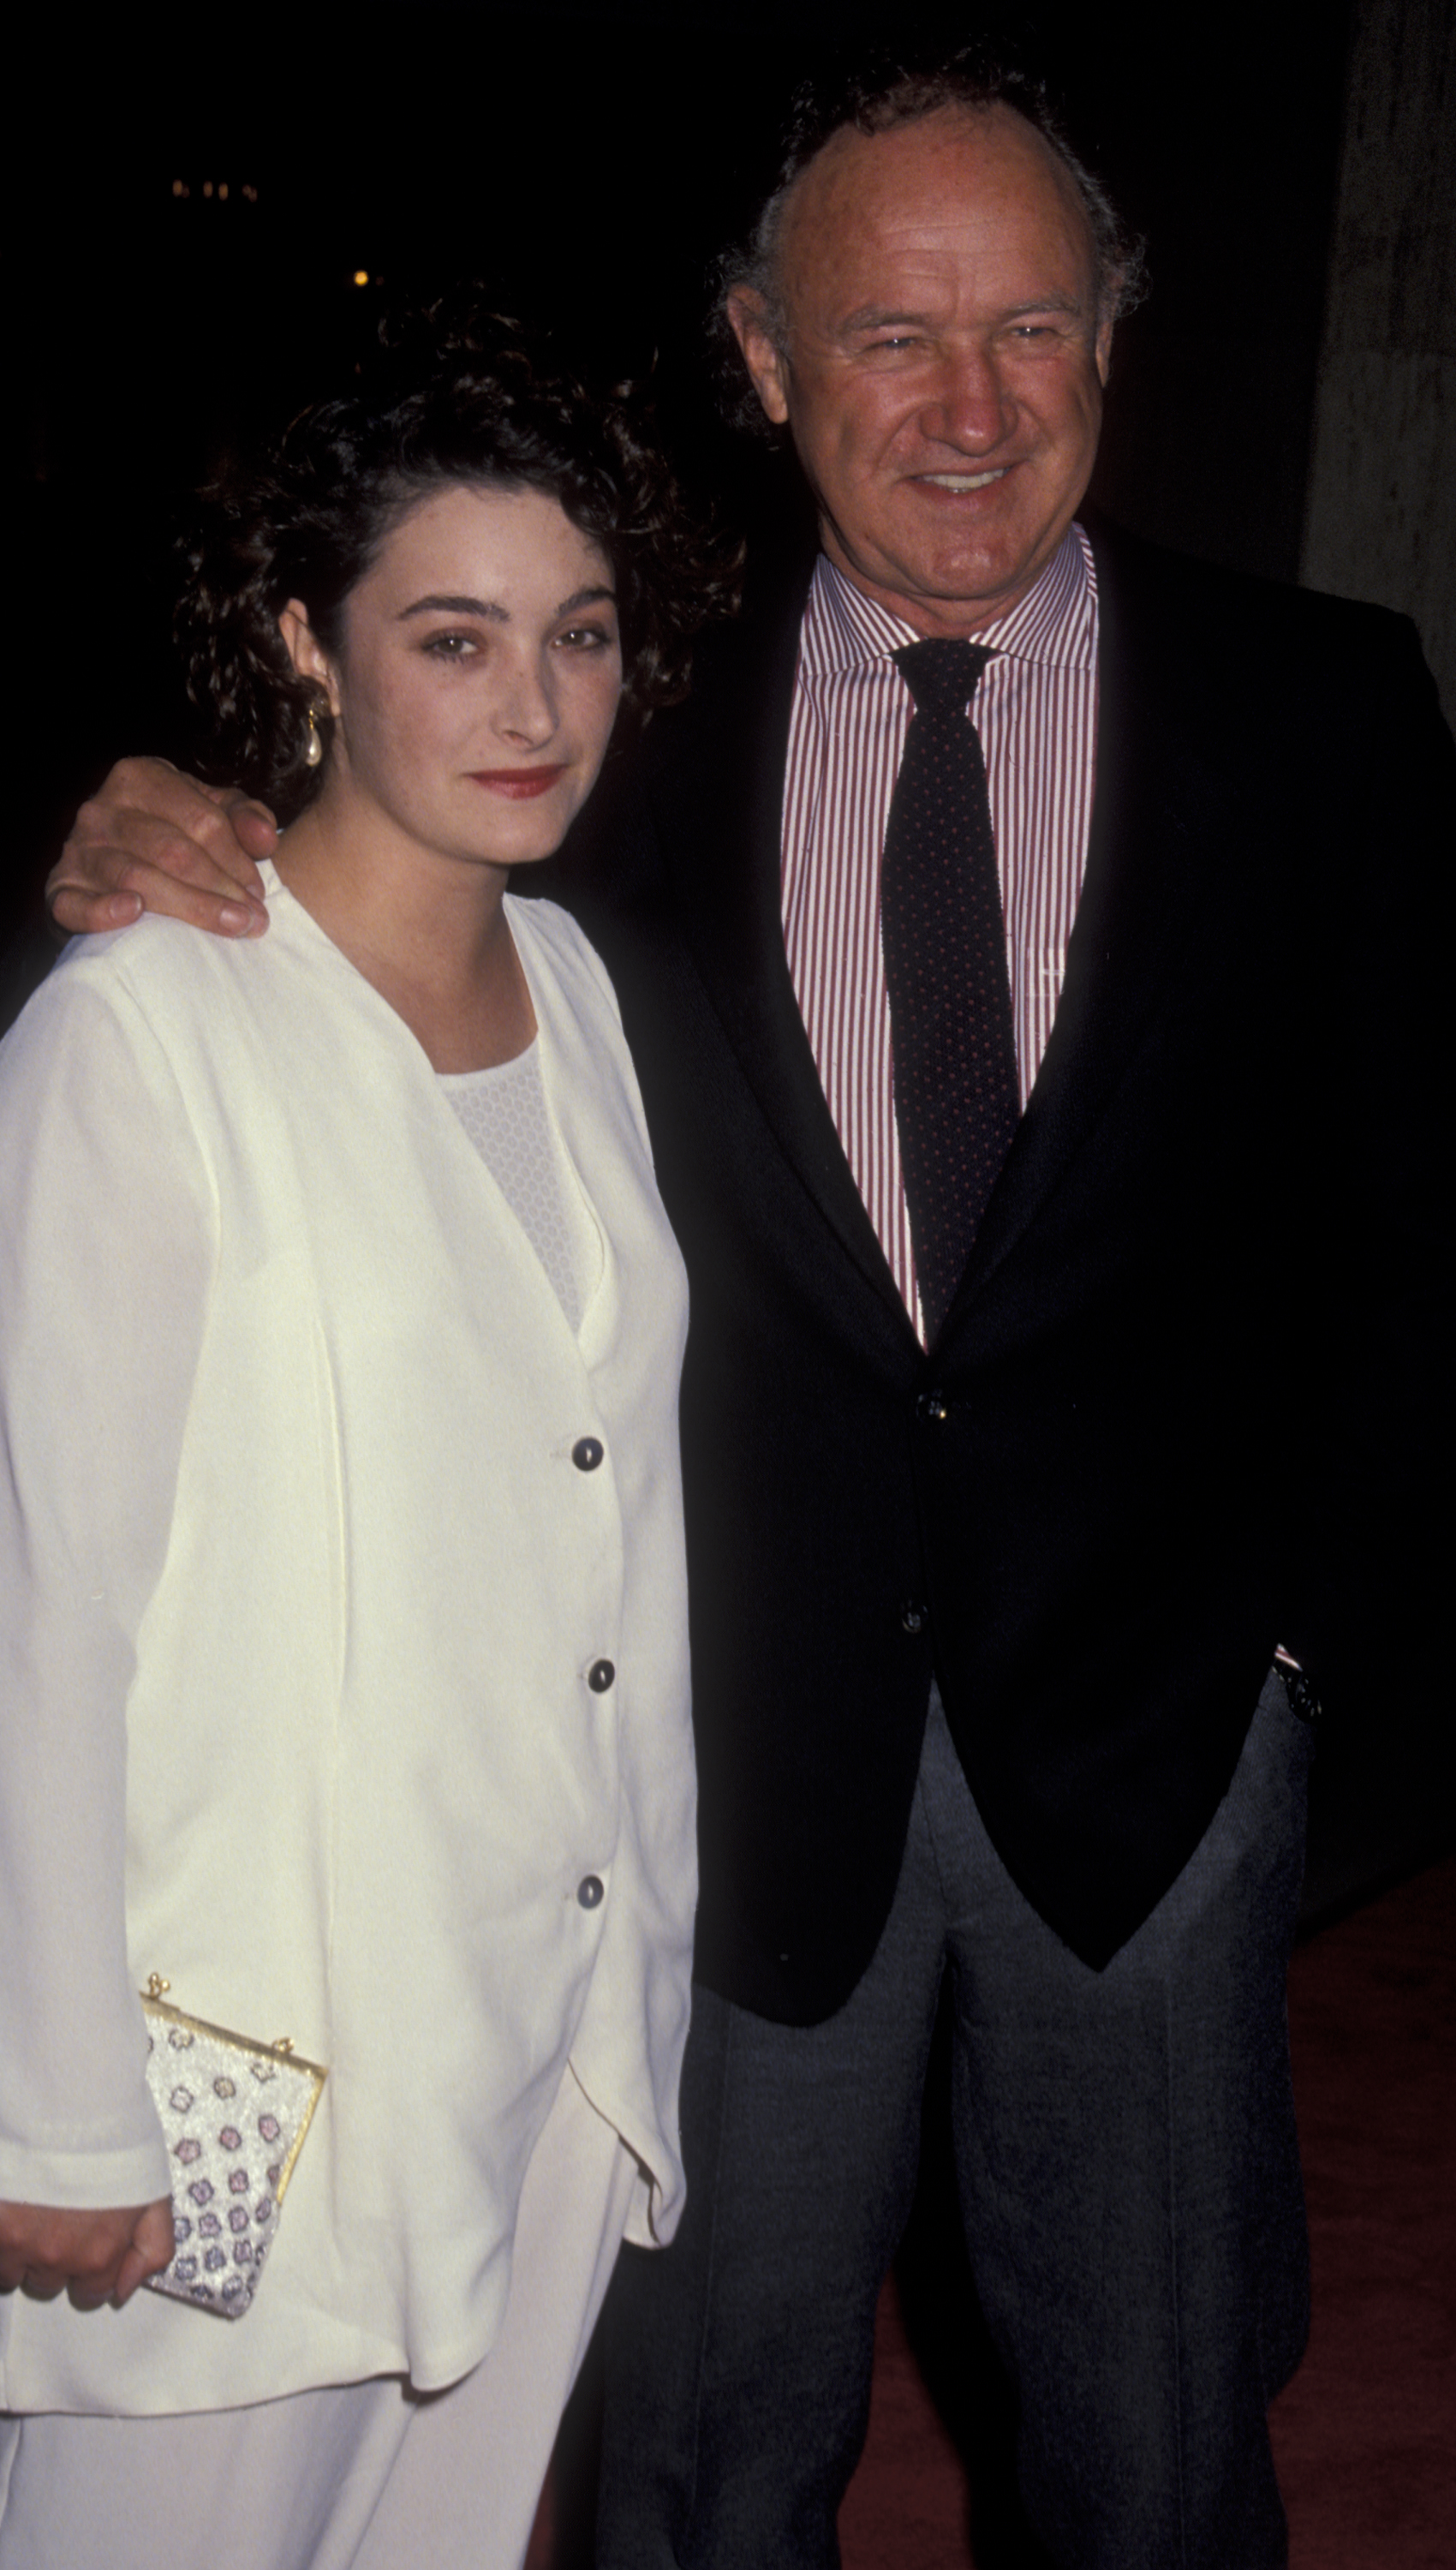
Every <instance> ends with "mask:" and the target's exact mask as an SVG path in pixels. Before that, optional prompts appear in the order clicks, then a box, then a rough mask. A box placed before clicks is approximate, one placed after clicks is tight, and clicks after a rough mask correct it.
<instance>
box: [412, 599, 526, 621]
mask: <svg viewBox="0 0 1456 2570" xmlns="http://www.w3.org/2000/svg"><path fill="white" fill-rule="evenodd" d="M410 616H486V617H489V618H490V620H491V622H492V623H493V624H495V625H509V624H510V622H511V619H510V616H509V615H508V613H507V611H506V609H505V608H504V607H498V606H497V605H496V604H495V602H494V600H491V599H486V598H434V597H431V598H417V599H416V600H415V603H414V605H413V607H402V608H401V609H400V613H399V618H398V622H399V623H400V624H401V625H403V624H404V622H405V619H406V618H407V617H410Z"/></svg>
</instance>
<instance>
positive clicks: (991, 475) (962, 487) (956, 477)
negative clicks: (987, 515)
mask: <svg viewBox="0 0 1456 2570" xmlns="http://www.w3.org/2000/svg"><path fill="white" fill-rule="evenodd" d="M1010 470H1011V467H1010V465H1009V464H993V465H991V466H990V467H989V468H988V469H987V471H986V472H984V473H915V474H912V475H911V476H910V479H911V480H912V481H914V482H929V483H932V484H933V486H934V488H935V489H936V490H937V491H983V490H984V489H985V487H986V484H987V483H988V482H999V481H1000V480H1001V477H1002V475H1003V474H1006V473H1009V472H1010Z"/></svg>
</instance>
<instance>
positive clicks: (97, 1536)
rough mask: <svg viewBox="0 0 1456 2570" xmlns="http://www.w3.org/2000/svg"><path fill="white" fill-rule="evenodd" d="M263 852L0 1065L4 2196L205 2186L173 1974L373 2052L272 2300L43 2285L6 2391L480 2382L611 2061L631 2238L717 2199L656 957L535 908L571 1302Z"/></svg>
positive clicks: (151, 932)
mask: <svg viewBox="0 0 1456 2570" xmlns="http://www.w3.org/2000/svg"><path fill="white" fill-rule="evenodd" d="M268 871H269V872H271V870H268ZM270 889H271V893H272V898H271V903H270V915H271V922H272V925H271V928H270V930H269V933H268V935H267V937H266V938H264V939H262V940H261V941H258V942H256V943H253V942H244V943H241V944H230V943H223V942H221V941H217V940H213V939H209V938H199V937H197V936H196V935H194V934H192V933H190V932H189V931H187V930H186V929H184V928H181V927H179V926H177V925H175V924H173V923H171V922H169V921H166V920H159V919H146V920H143V921H142V922H141V923H140V924H139V925H138V926H137V927H136V928H133V929H129V930H127V931H126V932H125V934H124V935H121V936H118V937H114V938H106V939H92V940H88V941H86V942H85V943H84V944H80V945H77V946H76V947H73V948H72V950H71V951H70V953H69V954H68V955H67V956H66V958H65V959H64V960H63V962H62V964H61V966H60V967H59V969H58V970H57V972H56V973H55V974H53V976H52V977H51V980H50V981H49V982H48V983H47V984H46V986H45V987H44V988H43V989H42V990H41V991H40V992H39V993H38V994H37V996H36V998H35V999H34V1000H33V1001H32V1003H31V1005H30V1007H29V1008H28V1009H27V1010H26V1012H25V1014H24V1016H23V1017H22V1018H21V1020H20V1021H19V1023H18V1025H17V1026H16V1027H15V1029H14V1030H13V1031H12V1033H11V1035H10V1036H9V1038H8V1039H7V1040H6V1043H5V1045H4V1047H3V1049H0V1208H3V1213H0V1219H3V1225H4V1231H3V1240H0V1397H3V1405H4V1409H3V1431H4V1440H5V1445H4V1453H3V1459H0V1615H3V1632H0V1689H3V1694H0V1723H3V1728H0V2197H5V2198H8V2199H11V2200H20V2201H29V2202H33V2203H49V2204H60V2205H72V2206H88V2205H95V2206H107V2205H115V2204H131V2203H141V2202H145V2201H149V2200H151V2199H152V2198H155V2197H157V2196H159V2195H163V2194H165V2193H167V2192H168V2191H169V2189H170V2185H171V2171H170V2166H169V2162H168V2158H167V2155H166V2150H165V2147H164V2144H163V2140H162V2136H161V2130H160V2126H159V2124H158V2121H157V2118H156V2116H155V2114H154V2112H153V2108H152V2105H151V2100H150V2097H149V2094H148V2090H147V2087H146V2084H145V2080H144V2076H143V2059H144V2054H145V2048H146V2045H145V2034H144V2030H143V2019H142V2015H141V2011H140V2007H139V2003H138V1998H137V1991H138V1987H139V1984H141V1983H143V1982H145V1980H146V1978H147V1976H148V1974H149V1973H151V1972H153V1971H157V1972H161V1973H164V1974H165V1975H166V1976H167V1978H168V1980H169V1981H170V1982H171V1984H172V1996H173V1999H174V2001H175V2003H176V2004H178V2005H180V2006H182V2007H183V2008H186V2009H188V2010H189V2011H190V2012H191V2013H193V2014H195V2015H198V2016H202V2017H205V2018H209V2019H211V2020H213V2021H215V2022H216V2023H218V2024H221V2025H228V2026H233V2027H235V2028H237V2029H238V2030H239V2031H241V2032H243V2033H247V2034H251V2035H260V2036H263V2037H265V2038H269V2039H271V2038H275V2037H277V2036H278V2035H280V2034H283V2033H286V2034H288V2035H289V2036H291V2038H292V2040H293V2042H294V2044H295V2045H296V2047H297V2048H298V2050H299V2051H300V2052H302V2053H305V2054H307V2055H310V2056H311V2057H312V2058H313V2059H315V2060H318V2061H321V2062H324V2063H326V2064H327V2065H328V2068H329V2078H328V2082H327V2086H326V2089H325V2093H324V2098H323V2102H322V2105H321V2107H320V2110H319V2113H318V2115H317V2116H316V2117H315V2121H314V2126H313V2129H312V2130H311V2132H310V2134H309V2137H308V2139H307V2141H306V2143H305V2145H304V2148H303V2151H302V2153H301V2156H300V2158H299V2161H298V2165H297V2169H296V2172H295V2175H294V2178H293V2181H292V2186H291V2189H290V2192H289V2195H288V2200H287V2202H286V2204H285V2206H284V2209H283V2215H282V2220H281V2223H280V2227H279V2233H278V2239H277V2244H276V2246H275V2248H274V2250H273V2253H272V2256H271V2258H270V2260H269V2264H268V2270H267V2274H266V2277H265V2278H264V2280H263V2283H262V2286H261V2288H260V2291H259V2294H258V2297H257V2300H256V2302H255V2303H254V2305H253V2306H252V2308H251V2310H250V2311H249V2312H248V2313H247V2315H246V2316H245V2318H243V2319H242V2320H240V2321H237V2322H235V2323H231V2324H228V2323H224V2322H220V2321H217V2320H215V2319H213V2318H211V2317H210V2316H209V2315H207V2314H205V2313H202V2312H198V2311H195V2310H192V2309H189V2308H188V2307H186V2306H185V2305H183V2304H179V2303H175V2302H171V2301H168V2300H166V2299H164V2298H163V2297H161V2296H158V2295H153V2294H146V2293H143V2294H139V2295H137V2296H136V2297H135V2299H134V2300H133V2302H132V2303H131V2304H130V2305H129V2306H128V2308H127V2309H126V2311H125V2312H122V2313H116V2312H112V2311H107V2312H102V2313H94V2314H78V2313H76V2312H74V2311H73V2310H72V2309H71V2307H70V2305H69V2304H68V2303H67V2302H66V2301H65V2300H64V2299H63V2300H61V2301H60V2302H59V2303H53V2304H37V2303H35V2302H32V2301H29V2300H27V2299H26V2298H24V2297H22V2296H19V2295H9V2296H6V2297H5V2298H4V2300H3V2303H0V2407H8V2408H11V2409H34V2408H51V2407H64V2408H83V2409H85V2408H92V2407H101V2408H106V2409H111V2410H120V2411H123V2412H129V2413H135V2412H141V2411H149V2410H167V2409H189V2408H207V2407H214V2406H222V2405H229V2404H232V2403H235V2402H240V2401H247V2400H255V2399H258V2398H264V2397H269V2396H271V2395H274V2394H276V2393H279V2392H283V2391H287V2390H291V2389H295V2388H299V2387H301V2386H303V2385H305V2384H310V2383H318V2382H325V2381H329V2382H336V2381H346V2380H352V2379H358V2378H361V2377H363V2376H364V2375H367V2374H372V2373H378V2372H391V2371H400V2372H408V2373H409V2374H410V2375H411V2376H412V2378H413V2380H414V2381H415V2382H416V2383H417V2384H418V2385H419V2386H420V2387H422V2388H431V2387H435V2386H438V2385H441V2384H443V2383H446V2382H449V2381H452V2380H454V2379H456V2378H457V2377H458V2376H459V2375H460V2374H461V2373H463V2372H464V2371H466V2370H467V2369H468V2368H469V2367H470V2366H471V2365H472V2364H474V2363H475V2362H476V2361H477V2360H478V2359H479V2357H480V2356H482V2355H484V2353H485V2352H486V2350H487V2349H488V2348H489V2346H490V2344H491V2342H492V2339H493V2336H494V2334H495V2332H496V2329H497V2327H498V2325H499V2322H500V2318H501V2315H502V2313H503V2310H504V2307H505V2301H506V2293H507V2287H508V2283H509V2278H510V2265H511V2244H512V2233H513V2226H514V2221H515V2214H516V2206H517V2202H518V2198H519V2194H520V2188H521V2182H522V2177H523V2174H524V2171H525V2168H526V2164H527V2161H528V2159H529V2157H530V2154H531V2150H532V2147H533V2144H534V2143H535V2140H536V2137H537V2135H538V2133H539V2132H540V2129H541V2126H542V2124H543V2122H544V2120H545V2117H546V2111H547V2108H548V2106H549V2104H550V2102H551V2099H552V2096H553V2095H554V2092H555V2089H556V2087H557V2085H558V2083H559V2081H560V2078H561V2076H562V2073H563V2070H564V2068H565V2065H566V2063H567V2061H568V2060H569V2062H570V2064H571V2067H572V2069H573V2070H574V2072H575V2074H576V2076H577V2078H578V2079H579V2080H580V2082H581V2085H582V2086H583V2088H584V2089H585V2091H586V2094H587V2096H588V2097H589V2098H590V2099H591V2101H592V2103H593V2104H594V2105H595V2106H596V2107H597V2108H598V2110H599V2111H600V2113H601V2114H602V2115H603V2116H604V2117H606V2118H607V2119H608V2120H609V2121H610V2122H611V2123H612V2124H613V2125H614V2126H615V2128H616V2130H617V2131H618V2133H619V2134H620V2135H621V2136H622V2138H623V2140H624V2141H625V2142H626V2144H627V2145H628V2147H629V2148H630V2149H631V2150H632V2151H633V2152H634V2153H635V2154H636V2157H637V2159H638V2160H639V2162H640V2164H641V2167H642V2171H643V2184H642V2187H641V2190H640V2199H639V2203H638V2205H637V2207H636V2210H635V2212H634V2216H633V2220H632V2222H631V2224H630V2225H629V2236H630V2237H634V2238H637V2239H640V2240H646V2239H649V2238H650V2239H657V2240H662V2239H666V2238H667V2237H669V2236H670V2234H671V2232H672V2230H673V2228H674V2227H675V2224H676V2220H677V2216H678V2212H679V2209H680V2204H681V2197H682V2170H681V2164H680V2160H679V2157H678V2140H677V2081H678V2072H679V2067H680V2063H681V2057H682V2046H683V2040H684V2035H685V2032H686V2025H687V2010H688V1979H689V1965H690V1948H691V1931H692V1913H693V1904H694V1898H695V1891H696V1865H695V1849H694V1835H693V1774H692V1751H691V1741H690V1732H689V1719H688V1683H687V1628H686V1606H685V1590H684V1573H683V1556H682V1534H681V1502H680V1486H679V1468H678V1448H677V1420H676V1393H677V1379H678V1371H679V1366H680V1363H681V1355H682V1346H683V1338H684V1330H685V1287H684V1280H683V1273H682V1266H681V1261H680V1259H679V1257H678V1254H677V1250H676V1246H675V1244H674V1242H673V1240H672V1236H671V1234H670V1232H669V1230H668V1227H667V1222H666V1217H665V1216H664V1214H663V1211H662V1207H661V1204H660V1201H659V1199H658V1196H657V1191H656V1186H655V1183H654V1180H653V1176H652V1167H651V1161H650V1157H649V1153H648V1146H647V1139H646V1132H645V1128H644V1125H643V1121H642V1111H641V1104H640V1100H639V1097H638V1093H637V1085H636V1080H635V1078H634V1075H633V1072H632V1068H631V1064H630V1061H629V1060H628V1057H627V1053H626V1049H625V1045H624V1043H623V1040H622V1036H621V1031H620V1026H619V1023H618V1019H617V1015H616V1009H615V1003H614V1000H613V998H612V994H611V990H610V986H609V984H608V982H607V979H606V976H605V974H604V972H603V970H602V967H601V965H600V963H599V962H598V960H597V958H596V957H595V955H594V954H593V953H592V951H591V949H590V948H589V947H588V946H587V945H586V943H585V941H584V939H583V938H582V937H581V935H580V933H579V931H578V930H577V929H576V928H575V927H574V926H573V925H572V923H571V922H570V921H569V920H568V919H567V918H566V917H565V916H564V914H563V913H562V912H560V911H558V910H556V909H555V908H553V907H552V906H550V905H548V904H546V903H543V902H536V901H532V902H519V901H512V902H510V904H509V912H510V920H511V927H512V932H513V935H514V937H515V939H516V943H517V947H518V950H519V952H520V955H521V960H522V963H523V966H524V968H525V971H526V975H527V979H528V982H529V984H530V987H531V993H532V997H533V1000H534V1002H535V1006H536V1015H537V1019H538V1023H539V1026H540V1031H541V1033H540V1042H541V1058H542V1070H543V1075H544V1079H545V1084H546V1095H547V1100H548V1104H549V1107H550V1111H551V1114H552V1116H553V1118H554V1120H555V1124H556V1128H557V1131H558V1133H559V1136H560V1140H561V1143H562V1145H563V1148H564V1152H565V1156H566V1160H567V1162H568V1164H569V1166H570V1168H571V1170H572V1171H573V1172H574V1175H575V1179H576V1182H577V1184H578V1185H579V1187H580V1190H581V1194H582V1198H583V1201H584V1204H585V1206H586V1209H587V1211H588V1213H589V1215H590V1216H591V1218H592V1219H593V1220H594V1222H595V1225H596V1228H597V1231H598V1233H599V1235H600V1241H601V1250H602V1267H601V1276H600V1282H599V1284H598V1286H597V1289H596V1291H595V1293H594V1294H593V1296H592V1298H591V1300H590V1302H589V1304H588V1306H587V1309H586V1311H585V1314H584V1316H583V1319H582V1324H581V1329H580V1334H579V1337H577V1336H576V1335H573V1333H572V1331H571V1329H570V1327H569V1326H568V1324H567V1322H566V1320H565V1318H564V1317H563V1314H562V1312H561V1309H560V1306H559V1303H558V1302H557V1300H556V1297H555V1295H554V1293H553V1291H552V1289H551V1287H550V1285H549V1284H548V1282H547V1281H546V1275H545V1273H544V1271H543V1269H542V1267H541V1265H540V1262H539V1260H538V1258H537V1256H536V1254H535V1253H534V1251H533V1250H532V1248H531V1247H530V1245H529V1244H528V1242H527V1239H526V1237H525V1235H524V1233H523V1231H522V1230H521V1227H520V1225H519V1223H518V1222H517V1220H516V1218H515V1216H514V1215H513V1214H512V1212H511V1210H510V1208H509V1207H508V1205H507V1204H506V1201H505V1199H504V1197H503V1196H502V1195H501V1193H500V1190H499V1189H498V1188H497V1186H496V1184H495V1182H494V1180H493V1179H492V1178H491V1176H490V1175H489V1174H488V1172H487V1170H486V1168H485V1167H484V1165H483V1163H482V1161H481V1160H480V1158H479V1156H478V1154H477V1152H476V1151H475V1149H474V1148H473V1146H472V1144H471V1143H470V1141H469V1140H468V1139H467V1137H466V1135H465V1133H464V1132H463V1131H462V1129H461V1126H460V1124H459V1122H458V1120H457V1118H456V1115H455V1113H454V1112H453V1110H452V1108H451V1106H450V1105H449V1103H448V1102H447V1100H446V1098H445V1097H444V1096H443V1095H442V1093H441V1091H440V1088H439V1083H438V1081H437V1080H436V1077H435V1074H434V1073H433V1071H432V1070H431V1068H430V1065H429V1063H428V1062H427V1060H426V1057H425V1055H424V1053H423V1052H422V1051H421V1049H420V1047H419V1045H418V1044H417V1043H416V1041H415V1039H414V1037H413V1036H412V1035H411V1034H410V1032H409V1030H408V1029H407V1028H406V1027H405V1026H404V1024H403V1023H402V1021H401V1020H400V1019H399V1018H398V1017H396V1016H395V1014H394V1013H393V1011H392V1010H391V1009H390V1008H389V1007H388V1006H387V1004H386V1003H385V1002H384V1001H383V1000H382V999H381V998H380V997H379V995H378V993H377V992H375V991H374V990H373V989H372V988H371V986H370V985H369V984H368V983H367V982H365V981H364V980H363V979H362V978H361V976H360V975H359V974H357V973H356V972H355V971H354V969H353V967H352V966H351V965H350V964H349V963H347V962H346V960H345V959H344V957H343V956H342V955H340V953H339V952H338V950H337V949H336V948H335V947H334V946H333V945H331V944H330V942H329V940H328V939H327V938H326V937H325V936H324V935H323V933H322V931H321V930H320V929H319V928H318V927H317V926H316V924H315V923H314V921H313V920H312V919H311V918H310V917H309V916H308V914H307V913H306V912H305V911H304V910H303V909H302V908H301V907H300V906H299V905H298V904H297V903H296V902H295V901H294V900H293V899H292V898H291V896H290V895H289V894H288V893H287V892H286V891H285V890H283V888H282V887H281V886H280V885H279V884H278V883H277V880H276V878H275V877H273V878H272V881H271V885H270ZM583 1439H590V1440H595V1441H597V1443H599V1445H600V1446H601V1447H602V1449H603V1450H604V1452H603V1457H602V1460H601V1462H600V1463H599V1464H598V1465H596V1466H595V1467H594V1469H583V1468H582V1460H581V1459H582V1456H583V1454H585V1453H588V1452H589V1451H590V1450H589V1449H583V1448H582V1446H581V1443H580V1441H582V1440H583ZM603 1662H606V1663H610V1668H611V1672H612V1674H611V1676H610V1679H609V1682H608V1683H606V1684H605V1685H603V1683H602V1669H601V1666H600V1664H601V1663H603ZM593 1671H594V1674H595V1681H596V1682H595V1684H594V1685H593V1684H592V1683H589V1682H588V1672H593ZM587 1875H595V1876H597V1877H598V1878H599V1879H600V1881H601V1883H602V1884H603V1885H604V1887H605V1898H604V1899H603V1900H602V1901H601V1902H600V1903H599V1904H598V1905H597V1906H595V1907H585V1906H583V1905H582V1903H581V1902H580V1901H579V1900H578V1898H577V1889H578V1886H579V1885H580V1884H581V1883H582V1881H583V1879H584V1878H585V1877H586V1876H587Z"/></svg>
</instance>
